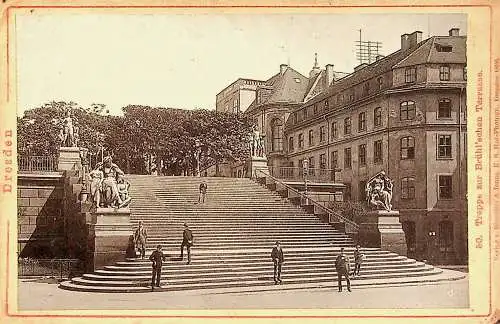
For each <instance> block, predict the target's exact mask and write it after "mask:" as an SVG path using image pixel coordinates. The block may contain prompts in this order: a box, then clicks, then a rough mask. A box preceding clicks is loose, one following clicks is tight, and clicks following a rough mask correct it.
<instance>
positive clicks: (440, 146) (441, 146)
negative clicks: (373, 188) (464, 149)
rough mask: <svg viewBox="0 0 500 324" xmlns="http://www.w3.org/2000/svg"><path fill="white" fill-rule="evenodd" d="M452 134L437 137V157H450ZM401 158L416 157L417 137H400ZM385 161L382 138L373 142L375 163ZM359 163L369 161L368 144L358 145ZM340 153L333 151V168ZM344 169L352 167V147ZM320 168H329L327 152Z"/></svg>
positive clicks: (311, 160) (337, 164)
mask: <svg viewBox="0 0 500 324" xmlns="http://www.w3.org/2000/svg"><path fill="white" fill-rule="evenodd" d="M451 149H452V146H451V135H438V137H437V157H438V158H440V159H450V158H452V155H451ZM400 159H401V160H413V159H415V138H414V137H413V136H404V137H402V138H401V139H400ZM382 162H383V146H382V140H377V141H374V142H373V163H382ZM358 163H359V166H365V165H366V163H367V154H366V144H360V145H358ZM309 166H310V168H314V167H313V166H314V157H310V158H309ZM339 167H340V165H339V153H338V151H337V150H335V151H332V152H331V168H332V169H337V168H339ZM343 167H344V169H350V168H352V150H351V148H350V147H346V148H344V165H343ZM320 168H321V169H326V168H327V161H326V156H325V154H321V155H320Z"/></svg>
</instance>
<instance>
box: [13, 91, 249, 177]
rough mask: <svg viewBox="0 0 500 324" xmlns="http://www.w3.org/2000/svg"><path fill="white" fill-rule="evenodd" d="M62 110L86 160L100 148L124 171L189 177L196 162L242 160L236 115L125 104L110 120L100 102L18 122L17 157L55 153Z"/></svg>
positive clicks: (242, 122)
mask: <svg viewBox="0 0 500 324" xmlns="http://www.w3.org/2000/svg"><path fill="white" fill-rule="evenodd" d="M67 109H71V111H72V116H73V117H74V123H75V125H77V127H78V128H79V138H80V142H79V146H81V147H86V148H88V149H89V153H90V156H91V160H94V161H97V160H98V159H99V158H98V157H99V156H100V153H99V152H100V150H101V149H102V150H103V151H104V152H105V153H106V155H107V154H110V155H111V156H113V159H114V161H115V162H116V163H117V164H119V165H120V166H121V167H122V168H124V170H125V171H126V172H128V173H139V174H141V173H150V172H151V170H152V169H153V168H154V166H156V167H159V166H160V165H163V169H164V170H162V171H164V172H165V173H166V174H175V175H180V174H192V173H193V172H194V171H195V169H196V167H197V163H200V166H201V167H207V166H210V165H213V164H215V163H220V162H222V161H238V160H243V159H245V158H246V157H247V156H248V145H247V144H248V143H247V138H248V134H249V133H250V132H251V127H252V125H251V123H250V121H249V120H248V119H247V118H246V117H245V116H242V115H241V114H233V113H218V112H216V111H210V110H202V109H200V110H194V111H189V110H182V109H174V108H161V107H149V106H142V105H128V106H126V107H124V108H123V112H124V116H110V115H109V114H108V113H107V112H106V111H107V109H106V106H105V105H102V104H93V105H91V107H88V108H82V107H80V106H79V105H77V104H76V103H74V102H69V103H67V102H64V101H61V102H55V101H53V102H50V103H48V104H45V105H43V106H41V107H38V108H35V109H32V110H28V111H26V113H25V115H24V117H22V118H18V138H19V140H18V149H19V152H20V154H27V155H50V154H57V153H58V148H59V145H60V143H59V138H58V134H59V130H60V121H61V119H62V118H63V116H64V113H65V111H66V110H67ZM94 156H95V158H92V157H94ZM93 164H94V165H95V162H94V163H93Z"/></svg>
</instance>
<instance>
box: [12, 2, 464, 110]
mask: <svg viewBox="0 0 500 324" xmlns="http://www.w3.org/2000/svg"><path fill="white" fill-rule="evenodd" d="M15 24H16V58H17V66H16V69H17V89H18V92H17V95H18V114H19V115H22V114H23V112H24V111H25V110H28V109H32V108H35V107H39V106H41V105H43V104H44V103H47V102H50V101H52V100H56V101H58V100H64V101H74V102H76V103H78V104H80V105H81V106H85V107H87V106H90V105H91V104H92V103H98V104H105V105H106V106H107V107H108V108H109V109H110V112H111V114H114V115H119V114H121V108H122V107H124V106H126V105H129V104H141V105H149V106H155V107H173V108H183V109H197V108H204V109H215V96H216V94H217V93H219V92H220V91H221V90H222V89H224V88H225V87H226V86H228V85H229V84H231V83H232V82H233V81H235V80H236V79H237V78H239V77H243V78H250V79H258V80H266V79H268V78H270V77H271V76H273V75H274V74H276V73H277V72H279V65H280V64H282V63H285V64H287V63H288V64H290V66H291V67H293V68H294V69H296V70H297V71H299V72H300V73H302V74H304V75H306V76H307V75H308V73H309V71H310V69H311V68H312V66H313V63H314V53H317V54H318V63H319V64H320V66H322V67H324V66H325V65H326V64H333V65H334V66H335V70H336V71H342V72H352V71H353V68H354V66H356V65H358V64H359V63H358V61H357V60H356V53H355V41H356V40H359V29H361V30H362V40H365V41H368V40H370V41H380V42H382V43H383V44H382V48H381V50H380V53H381V54H384V55H388V54H390V53H392V52H394V51H396V50H398V49H399V48H400V35H401V34H404V33H411V32H413V31H415V30H420V31H422V32H423V38H424V39H425V38H427V37H428V36H429V35H430V36H433V35H447V34H448V30H449V29H450V28H452V27H458V28H460V34H461V35H464V34H466V30H467V16H466V15H465V14H460V13H455V14H453V13H446V14H359V13H358V14H354V13H342V14H338V13H337V14H326V13H308V14H285V13H270V14H262V13H259V14H257V13H245V14H242V13H226V14H221V13H199V12H198V13H197V12H194V11H192V12H190V13H158V14H156V13H155V14H151V13H149V14H139V13H135V14H123V13H122V14H116V13H108V14H104V13H102V12H101V13H86V14H81V13H74V14H68V13H65V14H56V13H51V14H46V13H45V14H37V13H36V12H35V13H34V14H22V15H21V14H18V15H17V16H16V21H15Z"/></svg>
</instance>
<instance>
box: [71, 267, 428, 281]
mask: <svg viewBox="0 0 500 324" xmlns="http://www.w3.org/2000/svg"><path fill="white" fill-rule="evenodd" d="M238 270H240V271H238ZM435 272H436V270H435V269H434V268H432V267H428V266H427V267H425V266H422V267H413V268H406V269H364V270H363V272H362V273H361V271H360V275H361V276H360V277H363V278H366V279H369V278H374V277H377V278H382V277H390V276H392V275H394V274H397V275H400V274H403V273H412V274H416V273H420V274H422V273H435ZM285 273H286V276H285ZM272 275H273V267H272V265H270V266H268V267H262V268H259V269H257V268H252V269H246V270H245V269H231V271H228V270H227V269H223V270H220V271H218V270H214V271H210V272H204V273H200V272H199V271H198V272H187V271H184V270H179V271H177V272H173V271H164V270H163V269H162V278H164V279H168V280H171V281H182V280H196V281H199V280H207V279H211V278H212V279H214V280H224V277H231V278H239V277H254V278H265V277H269V276H270V277H271V278H272ZM301 275H302V276H304V277H308V276H332V275H333V276H336V275H337V271H336V270H335V269H333V267H331V266H330V268H326V267H325V268H314V269H313V268H311V269H300V270H295V269H293V268H292V269H287V268H283V269H282V276H283V278H290V277H292V276H294V277H299V276H301ZM79 280H87V281H92V282H102V283H105V284H106V285H108V286H112V285H120V286H125V285H131V284H132V285H141V284H144V282H146V283H148V282H151V270H149V271H144V272H139V274H138V275H137V276H124V275H120V276H102V275H100V274H99V275H97V274H92V275H90V274H89V275H84V276H83V277H79V278H75V280H74V282H77V281H79Z"/></svg>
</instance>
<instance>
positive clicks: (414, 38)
mask: <svg viewBox="0 0 500 324" xmlns="http://www.w3.org/2000/svg"><path fill="white" fill-rule="evenodd" d="M408 38H409V41H410V44H409V45H410V47H415V46H417V44H418V43H420V42H421V41H422V32H421V31H414V32H413V33H411V34H410V35H409V36H408Z"/></svg>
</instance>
